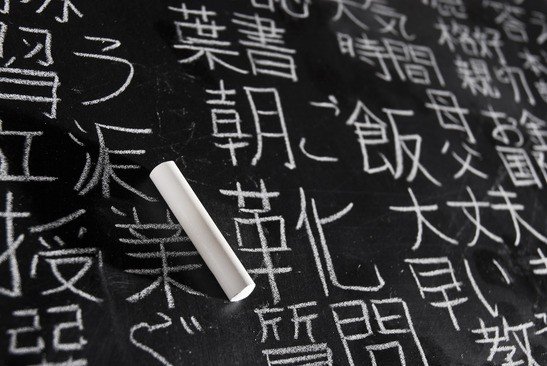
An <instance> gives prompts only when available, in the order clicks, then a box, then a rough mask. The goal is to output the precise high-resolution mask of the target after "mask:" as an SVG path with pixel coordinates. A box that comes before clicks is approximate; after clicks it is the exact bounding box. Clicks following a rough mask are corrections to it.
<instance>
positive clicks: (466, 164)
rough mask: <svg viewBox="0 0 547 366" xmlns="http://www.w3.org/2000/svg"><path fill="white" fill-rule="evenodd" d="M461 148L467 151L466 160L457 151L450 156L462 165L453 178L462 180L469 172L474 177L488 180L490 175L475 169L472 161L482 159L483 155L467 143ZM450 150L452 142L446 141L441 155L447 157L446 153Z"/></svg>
mask: <svg viewBox="0 0 547 366" xmlns="http://www.w3.org/2000/svg"><path fill="white" fill-rule="evenodd" d="M461 146H462V147H463V150H464V151H465V158H463V157H462V156H461V155H460V154H459V153H457V152H455V151H450V154H451V155H452V157H453V158H454V160H456V161H457V162H458V163H459V164H460V169H459V170H458V171H457V172H456V173H454V174H453V175H452V177H453V178H454V179H461V178H462V177H464V176H465V174H466V173H468V172H469V173H471V174H473V175H474V176H476V177H479V178H481V179H487V178H488V174H486V173H485V172H483V171H481V170H480V169H479V168H477V167H475V166H474V165H473V164H472V161H473V160H474V159H481V158H482V155H481V153H479V152H478V151H476V150H474V149H472V148H471V147H470V146H469V145H467V144H466V143H463V144H462V145H461ZM449 149H450V142H448V141H445V143H444V145H443V147H442V149H441V153H442V154H443V155H445V154H446V153H448V150H449Z"/></svg>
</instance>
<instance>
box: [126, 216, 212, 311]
mask: <svg viewBox="0 0 547 366" xmlns="http://www.w3.org/2000/svg"><path fill="white" fill-rule="evenodd" d="M116 227H117V228H119V229H124V230H127V231H128V233H129V234H130V236H129V237H121V238H119V242H120V243H122V244H126V245H127V246H129V247H130V248H131V249H130V250H128V251H127V252H126V255H127V256H128V257H130V258H135V259H137V260H140V261H141V263H143V264H142V267H139V268H131V269H126V270H125V272H127V273H131V274H138V275H147V276H156V278H155V279H154V281H153V282H152V284H150V285H149V286H146V287H145V288H144V289H142V290H141V291H138V292H137V293H135V294H133V295H131V296H129V297H128V298H126V300H127V301H129V302H131V303H136V302H139V301H141V300H143V299H144V298H145V297H147V296H149V295H150V294H151V293H152V292H153V291H154V290H162V289H163V291H164V292H165V298H166V301H167V305H168V307H169V309H172V308H174V307H175V298H174V296H173V288H177V289H179V290H181V291H183V292H186V293H189V294H191V295H197V296H205V295H204V294H203V293H201V292H199V291H197V290H194V289H192V288H191V287H189V286H187V285H185V284H182V283H180V282H179V280H177V279H176V278H175V277H174V275H175V274H177V273H180V272H185V271H193V270H198V269H200V268H202V267H203V264H202V262H201V260H200V259H199V254H198V252H197V251H196V250H195V248H193V247H192V245H191V243H190V239H188V237H187V236H186V235H185V234H184V233H183V231H182V228H181V227H180V225H179V224H176V223H174V222H173V220H172V218H171V215H170V213H169V211H166V219H165V222H162V223H142V222H141V220H140V218H139V216H138V214H137V210H136V209H135V208H133V223H130V224H116ZM143 248H146V249H143ZM143 267H144V268H143Z"/></svg>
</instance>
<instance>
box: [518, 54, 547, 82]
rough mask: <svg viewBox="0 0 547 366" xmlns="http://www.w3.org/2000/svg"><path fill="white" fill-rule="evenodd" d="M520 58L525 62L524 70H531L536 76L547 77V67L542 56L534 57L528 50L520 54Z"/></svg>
mask: <svg viewBox="0 0 547 366" xmlns="http://www.w3.org/2000/svg"><path fill="white" fill-rule="evenodd" d="M518 56H519V57H520V58H521V59H522V60H523V63H522V68H523V69H524V70H529V71H531V72H533V73H534V75H536V76H540V75H542V74H546V75H547V67H546V66H545V65H544V64H543V62H542V60H541V57H540V56H538V55H534V54H533V53H531V52H530V50H529V49H527V48H525V49H524V50H523V51H522V52H519V54H518Z"/></svg>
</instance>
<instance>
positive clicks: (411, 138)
mask: <svg viewBox="0 0 547 366" xmlns="http://www.w3.org/2000/svg"><path fill="white" fill-rule="evenodd" d="M382 111H383V112H384V113H385V114H386V116H387V120H388V122H384V121H383V120H382V119H380V118H379V117H378V116H376V115H375V114H374V113H372V111H371V110H370V109H369V108H368V107H367V106H366V105H365V104H364V103H363V102H361V101H357V103H356V105H355V109H354V110H353V112H352V114H351V115H350V117H349V118H348V120H347V121H346V125H348V126H353V127H354V129H355V134H356V135H357V141H358V142H359V146H360V148H361V154H362V156H363V171H365V172H366V173H368V174H377V173H381V172H384V171H388V172H389V173H391V175H392V176H393V178H395V179H399V178H401V177H402V175H403V173H404V169H405V164H404V158H405V157H408V158H409V159H410V160H411V162H412V163H411V167H410V171H409V172H408V175H407V177H406V180H407V181H408V182H413V181H414V179H415V178H416V176H417V174H418V173H421V174H422V175H423V176H424V177H425V178H426V179H427V180H429V181H430V182H431V183H433V184H434V185H436V186H441V183H440V182H439V181H438V180H437V179H435V178H434V177H433V176H432V175H431V174H430V173H429V172H428V171H427V170H426V169H425V167H424V166H423V165H422V164H421V162H420V157H421V149H422V137H421V136H420V135H418V134H412V135H404V134H401V133H399V129H398V127H397V125H396V123H395V116H402V117H411V116H413V115H414V112H413V111H411V110H397V109H388V108H383V109H382ZM388 129H389V135H388ZM385 145H390V146H389V148H390V150H391V151H392V153H393V155H394V156H395V158H394V160H395V161H394V163H392V162H391V161H390V160H389V159H388V158H387V157H386V155H385V153H384V152H378V153H377V155H378V157H379V160H380V161H381V162H382V163H381V164H375V165H374V164H373V163H372V157H371V155H372V154H371V152H370V151H369V150H370V149H372V147H373V146H385Z"/></svg>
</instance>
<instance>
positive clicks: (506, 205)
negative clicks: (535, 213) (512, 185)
mask: <svg viewBox="0 0 547 366" xmlns="http://www.w3.org/2000/svg"><path fill="white" fill-rule="evenodd" d="M488 196H490V197H493V198H499V199H501V200H502V201H503V203H491V204H490V208H491V209H492V210H494V211H507V213H508V214H509V216H510V218H511V221H512V223H513V229H514V231H515V241H514V245H515V246H518V245H519V244H520V239H521V226H522V227H524V228H525V229H526V230H527V231H528V232H530V234H532V235H533V236H535V237H536V239H538V240H540V241H542V242H543V243H546V244H547V237H545V236H544V235H543V234H541V233H540V232H538V231H537V230H536V229H534V228H533V227H532V225H530V224H529V223H528V222H526V221H525V220H524V219H523V218H522V217H521V216H520V214H519V212H520V211H524V205H523V204H520V203H515V202H513V201H512V200H513V199H516V198H517V194H516V193H515V192H508V191H506V190H505V189H504V188H503V187H502V186H498V188H497V189H496V190H491V191H488Z"/></svg>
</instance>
